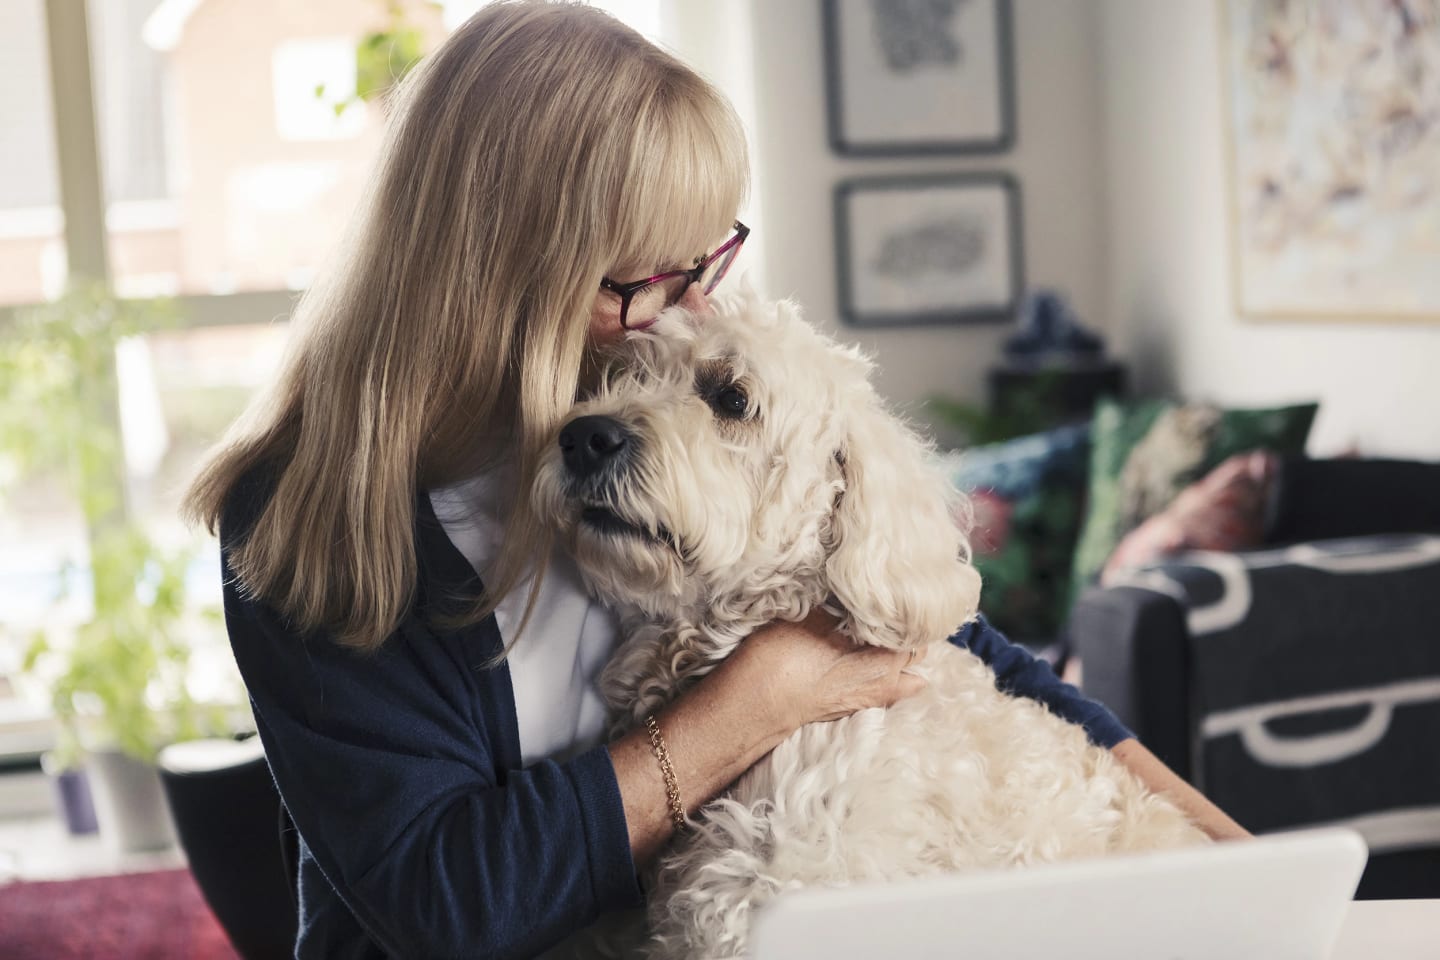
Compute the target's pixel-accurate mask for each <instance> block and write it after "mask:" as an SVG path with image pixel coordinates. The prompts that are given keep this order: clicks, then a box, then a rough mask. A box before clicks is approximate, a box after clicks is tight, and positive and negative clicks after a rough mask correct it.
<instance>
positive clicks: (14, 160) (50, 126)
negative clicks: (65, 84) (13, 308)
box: [0, 0, 65, 304]
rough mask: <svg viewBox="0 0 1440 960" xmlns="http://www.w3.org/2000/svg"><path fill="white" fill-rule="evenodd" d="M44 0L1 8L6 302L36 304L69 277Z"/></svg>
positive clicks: (2, 284) (0, 259)
mask: <svg viewBox="0 0 1440 960" xmlns="http://www.w3.org/2000/svg"><path fill="white" fill-rule="evenodd" d="M54 127H55V115H54V110H53V109H52V106H51V100H50V65H49V61H48V59H47V57H46V51H45V10H44V7H43V0H7V2H5V3H3V4H0V156H3V157H4V158H5V175H4V176H3V177H0V304H13V303H34V302H37V301H40V300H46V299H49V298H51V297H53V296H54V295H55V294H56V293H58V292H59V289H60V287H61V285H62V284H63V282H64V278H65V247H64V244H63V243H62V242H61V231H62V229H63V227H64V219H63V217H62V215H61V213H60V185H59V182H58V178H57V177H56V172H55V171H56V166H55V137H54V133H53V130H54Z"/></svg>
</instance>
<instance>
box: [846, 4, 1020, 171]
mask: <svg viewBox="0 0 1440 960" xmlns="http://www.w3.org/2000/svg"><path fill="white" fill-rule="evenodd" d="M871 2H874V0H821V14H822V21H823V28H824V45H825V91H826V118H827V126H828V132H829V139H830V148H831V150H833V151H834V152H835V153H838V154H841V155H845V156H862V157H877V156H903V155H907V154H986V153H1003V152H1005V151H1007V150H1010V149H1011V148H1013V147H1014V146H1015V140H1016V135H1015V76H1014V73H1015V66H1014V64H1015V57H1014V28H1013V15H1012V12H1011V5H1010V0H969V2H970V3H973V4H977V5H988V6H989V8H990V10H993V20H992V21H990V22H992V23H993V26H994V35H993V38H989V37H987V39H993V43H994V50H993V57H992V56H991V53H990V51H986V52H985V55H984V57H983V59H984V61H985V62H986V63H993V66H994V70H993V73H992V72H991V71H990V70H983V71H982V70H981V69H980V66H979V63H978V62H976V63H974V69H971V70H967V69H966V63H965V57H964V49H965V47H964V43H963V38H961V39H958V40H957V39H954V38H952V37H950V36H949V35H947V34H945V33H944V32H943V31H919V30H917V29H916V28H915V27H914V26H913V25H911V33H912V34H913V36H912V37H911V38H910V40H909V42H906V41H905V40H904V39H903V38H902V39H901V40H898V41H896V42H894V43H884V44H882V43H880V42H879V41H878V40H877V42H876V45H875V46H876V47H878V48H880V49H883V50H885V51H886V52H885V53H884V54H883V57H882V58H883V59H884V60H885V63H886V64H888V65H889V67H890V68H889V69H886V70H878V69H875V67H874V65H873V64H872V65H869V66H867V65H866V64H865V63H862V62H857V61H858V60H860V59H861V58H859V57H857V56H855V55H853V51H854V50H855V49H856V48H855V47H854V46H853V45H852V46H850V47H846V46H845V38H846V37H847V36H849V35H850V34H849V33H847V30H850V29H853V28H855V26H856V22H857V21H858V20H859V19H860V18H861V17H862V16H863V15H864V14H863V10H862V9H861V8H862V5H864V4H867V3H871ZM933 9H934V8H932V7H926V8H923V12H925V13H930V12H931V11H933ZM871 10H872V12H875V13H876V14H877V15H879V14H880V13H881V11H877V10H876V9H875V8H873V7H872V8H871ZM955 11H960V12H963V7H962V6H961V4H959V3H957V4H956V6H955V8H954V9H953V10H952V13H953V12H955ZM972 39H973V38H972ZM937 40H938V41H939V43H938V44H937V42H936V41H937ZM861 49H870V48H869V47H864V48H861ZM847 50H849V51H851V52H852V55H849V56H847ZM877 55H878V54H877ZM947 56H948V57H949V58H951V59H952V60H958V61H959V63H958V65H957V66H956V67H955V69H954V70H952V71H950V73H951V76H949V77H946V76H945V75H944V71H943V70H941V71H940V72H939V73H937V68H936V66H935V64H934V62H933V61H935V60H937V59H939V60H943V59H944V58H945V57H947ZM927 58H928V59H929V60H930V61H932V62H930V63H926V64H920V63H919V61H923V60H926V59H927ZM973 59H974V61H979V60H981V59H982V58H981V57H975V58H973ZM896 63H899V64H900V66H901V67H906V68H908V67H909V66H911V65H920V66H924V67H925V69H919V70H913V71H910V72H909V73H908V76H906V75H897V74H905V73H906V72H907V71H906V70H898V71H897V69H895V64H896ZM867 78H874V82H873V83H872V82H867ZM862 84H865V89H867V90H870V91H872V92H874V94H875V95H880V96H882V101H881V103H880V104H879V105H877V106H875V108H874V109H871V110H869V111H867V113H868V115H869V116H871V117H873V118H874V119H875V121H876V122H878V123H879V124H880V125H881V126H882V127H885V128H887V129H883V130H865V129H860V127H863V125H864V124H863V122H862V121H860V120H857V119H856V118H855V117H853V116H851V114H852V113H853V112H854V111H857V110H863V109H864V103H863V101H864V98H862V97H860V96H857V90H858V89H859V88H860V85H862ZM977 84H978V85H979V86H981V87H984V86H985V85H986V84H993V91H991V92H993V102H991V100H990V99H989V98H988V97H987V98H986V99H985V107H984V108H983V109H984V111H991V110H993V116H994V118H995V124H996V128H995V129H994V130H990V129H969V128H968V127H967V126H966V125H965V124H964V123H963V122H962V121H961V119H960V118H959V117H957V116H955V115H952V111H948V110H945V109H942V108H940V105H941V104H945V103H955V104H959V103H962V102H965V99H966V97H967V96H971V97H973V96H974V93H975V89H974V88H975V87H976V86H977ZM952 85H953V89H951V86H952ZM876 87H880V88H882V89H880V90H878V91H877V90H876V89H875V88H876ZM847 88H848V89H849V90H850V95H849V96H848V97H847V94H846V91H847ZM967 91H968V93H967ZM950 97H953V100H951V99H950ZM927 104H929V105H930V106H927ZM909 106H913V107H914V109H916V110H919V111H920V113H919V114H918V115H916V116H908V115H906V109H907V107H909ZM987 115H988V113H987ZM897 124H898V125H899V128H897V127H896V125H897ZM947 124H951V126H950V127H949V129H947ZM953 124H958V126H954V125H953ZM983 126H986V127H988V126H989V125H988V124H985V125H983Z"/></svg>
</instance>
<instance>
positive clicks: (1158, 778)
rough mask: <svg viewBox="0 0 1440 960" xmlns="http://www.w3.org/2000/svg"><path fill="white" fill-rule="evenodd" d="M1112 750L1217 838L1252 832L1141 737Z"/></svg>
mask: <svg viewBox="0 0 1440 960" xmlns="http://www.w3.org/2000/svg"><path fill="white" fill-rule="evenodd" d="M1110 753H1111V755H1113V756H1114V757H1115V759H1116V760H1119V761H1120V762H1121V763H1122V764H1124V765H1125V767H1126V769H1128V770H1129V771H1130V772H1131V773H1133V774H1135V776H1136V777H1138V778H1139V779H1140V782H1142V783H1144V784H1145V785H1146V786H1147V787H1149V788H1150V789H1151V790H1154V791H1155V792H1156V793H1159V794H1162V795H1163V796H1165V797H1166V798H1167V799H1168V800H1170V802H1172V803H1174V804H1175V806H1177V807H1179V808H1180V809H1181V811H1183V812H1184V813H1185V815H1186V816H1188V817H1189V818H1190V819H1191V820H1192V821H1194V823H1195V825H1196V826H1197V827H1199V828H1200V829H1201V830H1203V831H1205V833H1207V834H1208V835H1209V836H1210V838H1211V839H1213V840H1243V839H1247V838H1249V837H1250V835H1251V834H1250V832H1249V831H1248V830H1246V829H1245V828H1244V827H1242V826H1240V824H1238V823H1236V822H1235V821H1234V820H1232V819H1230V817H1229V816H1228V815H1227V814H1226V813H1225V811H1223V810H1221V809H1220V808H1219V807H1217V806H1215V804H1213V803H1211V802H1210V801H1209V800H1208V799H1206V797H1205V795H1204V794H1202V793H1201V792H1200V791H1199V790H1196V789H1195V788H1194V787H1192V786H1191V785H1190V784H1188V783H1186V782H1185V781H1184V780H1182V779H1181V778H1180V777H1179V775H1177V774H1176V773H1175V772H1174V771H1173V770H1171V769H1170V768H1169V767H1167V766H1165V764H1164V763H1162V762H1161V761H1160V758H1159V757H1157V756H1155V754H1153V753H1151V752H1150V751H1149V750H1147V749H1145V747H1144V745H1143V744H1141V743H1140V741H1139V740H1136V739H1134V738H1133V737H1132V738H1130V739H1128V740H1123V741H1121V742H1120V743H1117V744H1115V746H1113V747H1111V748H1110Z"/></svg>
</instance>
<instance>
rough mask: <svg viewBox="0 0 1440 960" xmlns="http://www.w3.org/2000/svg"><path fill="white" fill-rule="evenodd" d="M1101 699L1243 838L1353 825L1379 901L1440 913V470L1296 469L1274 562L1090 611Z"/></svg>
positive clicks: (1079, 649)
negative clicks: (1418, 900) (1414, 903)
mask: <svg viewBox="0 0 1440 960" xmlns="http://www.w3.org/2000/svg"><path fill="white" fill-rule="evenodd" d="M1067 637H1068V644H1069V651H1070V653H1071V654H1072V656H1074V657H1075V658H1077V659H1078V661H1079V664H1080V665H1081V669H1080V670H1079V674H1080V677H1081V682H1082V686H1083V689H1084V690H1085V692H1086V693H1087V694H1088V695H1090V696H1093V697H1095V698H1097V699H1099V700H1101V701H1103V702H1105V703H1106V704H1107V705H1109V706H1110V707H1111V709H1112V710H1114V711H1115V712H1116V713H1117V714H1118V715H1119V717H1120V718H1121V720H1122V721H1124V722H1125V723H1126V724H1127V725H1128V726H1129V727H1130V728H1131V729H1132V730H1134V731H1135V733H1136V734H1137V736H1138V737H1139V738H1140V740H1141V741H1142V742H1144V743H1145V744H1146V745H1147V746H1148V747H1149V748H1150V749H1151V750H1152V751H1153V752H1154V753H1156V754H1157V755H1158V756H1159V757H1160V758H1161V759H1162V760H1164V761H1165V762H1166V763H1167V764H1168V765H1169V766H1170V767H1171V768H1172V769H1174V770H1176V771H1177V772H1178V773H1180V774H1182V775H1183V776H1185V777H1186V778H1187V779H1188V780H1190V781H1191V782H1192V783H1194V784H1195V785H1196V786H1197V787H1198V788H1200V789H1201V790H1202V791H1203V792H1205V793H1206V794H1207V795H1208V796H1209V797H1210V798H1211V799H1213V800H1215V801H1216V803H1217V804H1219V805H1220V806H1221V807H1222V808H1224V809H1225V810H1226V811H1227V812H1228V813H1230V814H1231V815H1232V816H1234V817H1235V818H1236V819H1237V820H1239V821H1240V823H1241V824H1243V825H1245V826H1246V827H1247V828H1249V829H1251V830H1252V831H1255V832H1257V833H1258V832H1270V831H1275V830H1284V829H1291V828H1298V827H1305V826H1312V825H1319V824H1337V823H1339V824H1347V825H1350V826H1353V827H1355V828H1356V829H1358V830H1359V831H1360V832H1361V833H1362V834H1363V835H1365V837H1366V839H1367V841H1368V842H1369V844H1370V846H1371V851H1372V857H1371V864H1370V867H1369V868H1368V869H1367V872H1366V876H1365V878H1364V880H1363V881H1362V883H1361V888H1360V893H1359V895H1360V896H1361V897H1371V898H1401V897H1440V747H1437V746H1436V745H1437V744H1440V465H1435V464H1421V463H1408V462H1401V461H1376V460H1333V461H1312V460H1304V459H1300V458H1293V459H1290V460H1287V461H1285V463H1284V465H1283V468H1282V471H1281V474H1280V477H1279V479H1278V487H1277V491H1276V495H1275V500H1274V510H1273V516H1272V518H1271V521H1270V523H1269V524H1268V529H1267V532H1266V542H1265V544H1264V545H1263V546H1262V547H1260V548H1259V549H1255V550H1247V551H1236V552H1219V551H1205V552H1194V553H1187V554H1181V555H1178V556H1174V557H1170V558H1166V559H1163V560H1161V561H1159V562H1156V563H1152V564H1149V565H1147V566H1143V567H1140V568H1137V569H1133V570H1128V571H1125V572H1123V573H1122V574H1120V575H1119V576H1116V577H1111V578H1109V579H1108V580H1107V585H1106V586H1104V587H1094V588H1092V589H1089V590H1087V591H1086V592H1084V593H1083V594H1082V595H1081V596H1080V598H1079V599H1078V601H1077V602H1076V603H1075V605H1074V607H1073V609H1072V611H1071V614H1070V619H1069V623H1068V628H1067Z"/></svg>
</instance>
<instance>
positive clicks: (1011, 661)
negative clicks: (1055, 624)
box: [950, 616, 1135, 749]
mask: <svg viewBox="0 0 1440 960" xmlns="http://www.w3.org/2000/svg"><path fill="white" fill-rule="evenodd" d="M950 642H951V643H953V644H955V645H956V646H957V647H962V648H964V649H967V650H969V651H970V652H971V653H973V654H975V655H976V656H977V657H979V658H980V659H981V660H983V661H985V663H986V665H988V666H989V667H990V669H991V670H993V671H994V672H995V684H996V686H998V687H999V688H1000V689H1001V690H1003V691H1004V692H1006V693H1009V694H1013V695H1015V696H1017V697H1029V698H1030V699H1032V700H1037V701H1039V702H1040V703H1043V704H1045V706H1047V707H1049V708H1050V710H1051V711H1052V712H1053V713H1055V714H1056V715H1057V716H1059V717H1062V718H1063V719H1065V720H1068V721H1070V722H1071V723H1075V724H1079V725H1080V726H1082V727H1084V728H1085V735H1086V736H1087V737H1089V738H1090V742H1091V743H1093V744H1095V745H1096V746H1099V747H1105V748H1106V749H1109V748H1110V747H1113V746H1115V745H1116V744H1117V743H1119V742H1121V741H1122V740H1129V739H1131V738H1132V737H1134V736H1135V734H1133V733H1131V732H1130V731H1129V730H1128V729H1126V728H1125V725H1124V724H1122V723H1121V722H1120V721H1119V719H1117V718H1116V716H1115V714H1113V713H1111V712H1110V710H1109V708H1107V707H1106V706H1105V705H1104V704H1102V703H1100V702H1099V701H1096V700H1090V699H1088V698H1087V697H1085V695H1084V694H1082V693H1081V692H1080V691H1079V690H1078V689H1076V688H1075V686H1074V685H1073V684H1069V683H1065V682H1064V681H1062V680H1061V679H1060V678H1059V677H1057V676H1056V675H1055V671H1054V670H1052V669H1051V668H1050V664H1048V663H1046V662H1045V661H1044V660H1041V659H1039V658H1037V657H1035V656H1032V655H1031V654H1030V652H1029V651H1027V650H1026V649H1025V648H1024V647H1022V646H1020V645H1019V644H1014V643H1011V642H1010V641H1009V640H1007V639H1006V638H1005V635H1004V634H1002V633H1001V632H1000V631H998V630H996V629H995V628H994V627H992V626H991V625H990V622H989V621H988V620H986V619H985V618H984V617H983V616H981V617H979V618H977V619H975V620H972V621H970V622H969V623H967V624H965V626H964V627H962V628H961V629H960V632H959V633H957V634H955V636H953V637H951V638H950Z"/></svg>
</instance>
